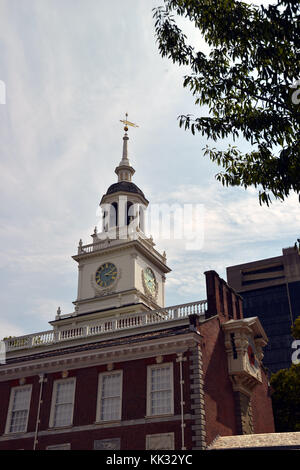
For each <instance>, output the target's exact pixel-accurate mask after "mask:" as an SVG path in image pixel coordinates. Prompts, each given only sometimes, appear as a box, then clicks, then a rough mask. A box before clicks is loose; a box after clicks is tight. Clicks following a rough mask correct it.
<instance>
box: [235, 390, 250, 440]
mask: <svg viewBox="0 0 300 470" xmlns="http://www.w3.org/2000/svg"><path fill="white" fill-rule="evenodd" d="M233 393H234V402H235V417H236V425H237V434H239V435H240V434H253V419H252V406H251V397H250V396H249V395H246V394H244V393H242V392H233Z"/></svg>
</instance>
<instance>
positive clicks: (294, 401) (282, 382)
mask: <svg viewBox="0 0 300 470" xmlns="http://www.w3.org/2000/svg"><path fill="white" fill-rule="evenodd" d="M291 330H292V336H293V337H294V338H295V339H300V317H298V318H297V319H296V321H295V322H294V325H293V326H292V328H291ZM270 383H271V386H272V389H273V394H272V403H273V412H274V420H275V427H276V431H278V432H283V431H300V393H299V390H300V364H292V365H291V367H290V368H289V369H281V370H279V371H278V372H276V373H275V374H273V375H272V376H271V380H270Z"/></svg>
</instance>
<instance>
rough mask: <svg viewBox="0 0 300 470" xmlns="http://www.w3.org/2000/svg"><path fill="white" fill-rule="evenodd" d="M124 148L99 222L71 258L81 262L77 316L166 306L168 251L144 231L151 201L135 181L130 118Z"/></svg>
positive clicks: (126, 126) (102, 206) (103, 203)
mask: <svg viewBox="0 0 300 470" xmlns="http://www.w3.org/2000/svg"><path fill="white" fill-rule="evenodd" d="M122 122H123V123H124V124H125V127H124V131H125V134H124V137H123V152H122V158H121V161H120V163H119V165H118V166H117V167H116V169H115V173H116V174H117V177H118V180H117V182H116V183H114V184H112V185H111V186H109V188H108V189H107V191H106V193H105V194H104V195H103V196H102V199H101V201H100V207H101V210H102V221H101V227H100V229H99V228H97V227H96V228H95V230H94V233H93V234H92V235H91V237H92V242H91V243H90V244H87V245H84V244H83V243H82V241H81V240H80V242H79V246H78V252H77V254H76V255H75V256H73V259H74V260H75V261H76V262H77V263H78V271H79V276H78V290H77V299H76V301H75V302H74V304H75V315H76V316H81V315H84V316H85V318H87V317H86V316H87V314H91V315H92V316H93V317H95V316H97V317H99V316H100V317H102V316H107V314H108V313H109V314H110V315H112V313H113V312H116V313H118V314H121V313H123V312H124V313H129V312H132V313H134V312H136V311H143V310H156V309H159V308H163V307H164V282H165V275H166V273H168V272H170V269H169V268H168V266H167V264H166V255H165V253H164V254H161V253H160V252H159V251H158V250H156V248H155V243H154V241H153V239H152V237H148V236H147V235H146V234H145V220H146V210H147V207H148V204H149V202H148V200H147V199H146V197H145V195H144V193H143V192H142V191H141V189H140V188H138V186H137V185H136V184H134V183H133V182H132V177H133V175H134V173H135V170H134V169H133V167H132V166H131V164H130V162H129V158H128V140H129V137H128V133H127V132H128V126H134V127H137V126H136V125H134V124H133V123H131V122H129V121H128V120H127V115H126V120H124V121H122Z"/></svg>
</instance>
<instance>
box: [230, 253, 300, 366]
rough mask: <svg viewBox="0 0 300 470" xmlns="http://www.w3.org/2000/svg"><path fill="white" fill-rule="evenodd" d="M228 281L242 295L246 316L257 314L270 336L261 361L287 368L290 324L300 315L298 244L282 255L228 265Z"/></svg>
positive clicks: (288, 362) (290, 353) (299, 259)
mask: <svg viewBox="0 0 300 470" xmlns="http://www.w3.org/2000/svg"><path fill="white" fill-rule="evenodd" d="M227 280H228V283H229V285H231V287H233V288H234V289H235V290H236V291H237V292H238V293H239V294H241V295H242V297H243V301H244V302H243V308H244V316H245V317H255V316H257V317H259V319H260V322H261V324H262V326H263V328H264V330H265V332H266V334H267V336H268V338H269V343H268V346H267V347H266V348H265V350H264V352H265V355H264V360H263V362H264V364H265V366H266V367H267V368H268V369H269V370H270V372H276V371H277V370H279V369H284V368H287V367H290V365H291V359H292V354H293V352H294V349H293V348H292V342H293V337H292V336H291V326H292V325H293V323H294V321H295V319H296V318H297V317H298V316H300V255H299V250H298V247H297V246H295V247H291V248H284V249H283V250H282V256H277V257H274V258H268V259H264V260H259V261H253V262H250V263H245V264H240V265H236V266H230V267H228V268H227Z"/></svg>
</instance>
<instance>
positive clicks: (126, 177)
mask: <svg viewBox="0 0 300 470" xmlns="http://www.w3.org/2000/svg"><path fill="white" fill-rule="evenodd" d="M125 117H126V118H125V120H120V122H123V123H124V124H125V126H124V131H125V134H124V137H123V152H122V160H121V161H120V163H119V166H117V168H116V169H115V173H116V174H117V175H118V181H131V177H132V175H133V174H134V173H135V170H134V168H132V166H131V165H130V163H129V158H128V145H127V143H128V140H129V137H128V134H127V131H128V126H132V127H138V126H137V125H136V124H134V123H133V122H130V121H128V120H127V117H128V114H127V113H126V114H125Z"/></svg>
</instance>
